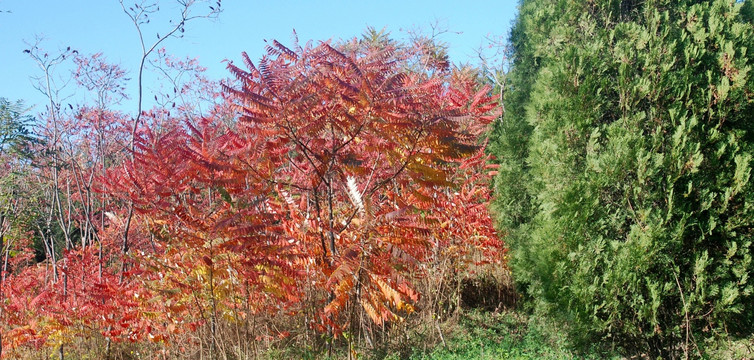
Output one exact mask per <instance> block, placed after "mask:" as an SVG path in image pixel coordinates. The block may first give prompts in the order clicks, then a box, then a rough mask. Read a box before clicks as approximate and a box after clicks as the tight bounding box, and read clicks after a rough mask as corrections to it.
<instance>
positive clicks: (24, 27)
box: [0, 0, 518, 112]
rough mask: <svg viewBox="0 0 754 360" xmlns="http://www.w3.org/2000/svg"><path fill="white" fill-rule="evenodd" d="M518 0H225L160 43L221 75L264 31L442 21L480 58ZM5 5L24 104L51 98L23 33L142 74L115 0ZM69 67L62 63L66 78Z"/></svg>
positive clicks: (166, 8) (159, 23) (394, 27)
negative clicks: (35, 82) (39, 86)
mask: <svg viewBox="0 0 754 360" xmlns="http://www.w3.org/2000/svg"><path fill="white" fill-rule="evenodd" d="M213 2H214V1H213ZM127 3H128V2H127ZM174 3H175V2H174V1H161V2H160V8H161V13H162V14H164V15H165V18H161V17H158V18H155V19H153V21H152V22H151V24H150V26H151V27H149V28H147V29H146V34H145V35H146V36H145V37H146V39H147V40H151V39H154V38H155V36H156V33H160V32H161V31H162V32H163V33H164V32H165V31H166V30H165V29H167V28H168V26H169V24H168V23H167V20H166V19H167V18H170V17H171V16H170V14H171V13H175V6H174V5H173V4H174ZM517 4H518V1H517V0H497V1H495V0H489V1H488V0H483V1H463V2H462V1H450V0H435V1H424V0H422V1H411V0H403V1H395V0H385V1H344V0H334V1H283V0H279V1H274V0H271V1H251V0H249V1H245V0H225V1H223V2H222V5H223V9H224V10H223V12H222V13H221V14H220V16H219V18H218V19H217V20H214V21H208V20H198V21H196V22H193V23H190V24H189V25H188V26H187V28H186V33H185V34H186V35H185V37H184V38H182V39H169V40H168V41H167V42H165V43H163V44H164V47H165V48H166V49H167V51H168V52H169V53H171V54H173V55H176V56H179V57H184V56H191V57H197V58H198V59H199V61H200V63H201V64H202V65H203V66H205V67H207V68H208V72H207V74H208V76H209V77H210V78H215V79H220V78H224V77H226V76H227V75H228V73H227V71H226V70H225V65H224V64H223V63H222V61H223V60H224V59H229V60H239V59H240V53H241V51H246V52H247V53H248V54H249V55H250V56H251V58H252V59H254V60H255V59H258V58H259V57H260V56H261V55H262V53H263V51H264V50H263V49H264V45H265V43H264V39H268V40H271V39H277V40H279V41H280V42H281V43H283V44H289V43H290V38H291V32H292V30H293V29H294V28H295V30H296V32H297V33H298V35H299V38H300V39H301V42H302V43H303V42H305V41H307V40H314V41H318V40H327V39H331V38H332V39H342V38H351V37H354V36H358V35H360V34H361V33H362V32H363V31H364V29H366V27H367V26H372V27H375V28H377V29H381V28H383V27H384V28H386V29H387V30H388V31H389V32H391V34H392V36H393V37H395V38H402V37H404V36H405V31H406V30H409V29H422V30H424V31H425V33H428V32H430V25H431V24H433V23H436V24H439V25H440V27H441V28H445V29H447V30H448V32H446V33H444V34H442V35H441V36H440V39H441V40H442V41H445V42H447V43H448V44H449V46H450V48H449V54H450V58H451V61H452V62H454V63H466V62H470V63H475V62H476V61H477V59H476V52H475V49H478V48H479V47H480V46H484V45H485V44H487V42H486V41H485V37H488V36H493V37H494V36H498V37H499V36H503V37H505V36H506V35H507V33H508V31H509V28H510V25H511V22H512V21H513V19H514V17H515V14H516V11H517V9H516V7H517ZM200 6H207V5H200ZM171 10H172V11H171ZM0 11H3V12H0V97H5V98H7V99H8V100H11V101H13V100H24V101H25V102H26V104H27V105H37V104H42V103H43V102H44V98H43V97H42V95H41V94H40V93H39V92H38V91H37V90H35V89H34V87H33V86H32V80H31V79H30V77H31V76H35V75H39V74H40V71H39V69H38V68H37V67H36V65H35V64H34V62H33V61H32V60H31V59H30V58H29V56H28V55H27V54H24V53H23V50H24V49H26V48H28V45H26V44H25V41H26V42H29V43H33V42H34V41H35V39H36V38H37V37H40V36H41V37H43V38H44V41H43V42H42V43H41V45H42V47H44V48H46V49H48V50H49V51H50V53H55V52H56V51H57V50H59V49H65V48H66V47H68V46H70V47H72V48H74V49H77V50H78V51H79V52H80V53H82V54H93V53H97V52H102V53H103V54H104V56H105V57H106V58H107V59H108V60H109V61H110V62H112V63H117V64H120V65H121V66H122V67H123V68H125V69H127V70H129V77H132V78H134V77H135V72H136V69H137V67H138V60H139V57H140V54H141V52H140V51H141V50H140V47H139V43H138V37H137V33H136V31H135V28H134V26H133V24H132V23H130V19H129V18H128V17H127V16H126V15H125V14H124V13H123V12H122V10H121V8H120V4H119V3H118V1H117V0H0ZM173 17H174V16H173ZM69 72H70V70H69V69H66V68H60V69H58V73H59V75H61V76H62V77H67V76H68V73H69ZM152 81H153V80H152ZM132 82H133V81H132ZM146 82H147V86H148V87H149V86H150V85H152V86H156V85H155V84H150V77H149V76H148V77H147V78H146ZM133 88H135V85H130V87H129V89H128V91H130V92H132V93H133ZM66 90H67V91H66ZM66 90H64V92H63V94H70V95H72V96H73V97H71V98H70V100H69V101H68V102H71V103H74V104H75V103H77V102H80V100H77V99H78V98H77V94H73V92H74V91H75V89H74V87H73V86H72V85H71V86H69V87H67V88H66ZM132 98H133V96H132ZM147 105H149V104H147ZM123 106H124V107H125V109H126V110H127V109H128V108H129V107H130V108H133V106H130V104H129V103H125V104H124V105H123ZM41 110H43V107H41V106H38V107H36V108H35V109H34V112H37V111H41Z"/></svg>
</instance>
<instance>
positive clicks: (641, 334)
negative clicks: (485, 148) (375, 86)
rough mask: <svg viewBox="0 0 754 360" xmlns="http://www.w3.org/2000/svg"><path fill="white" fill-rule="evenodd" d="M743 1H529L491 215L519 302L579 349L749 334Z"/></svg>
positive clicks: (695, 343)
mask: <svg viewBox="0 0 754 360" xmlns="http://www.w3.org/2000/svg"><path fill="white" fill-rule="evenodd" d="M751 14H752V4H751V1H744V2H741V1H737V2H734V1H727V0H716V1H671V0H643V1H630V0H611V1H607V0H606V1H576V0H536V1H534V0H524V1H522V3H521V5H520V13H519V17H518V19H517V22H516V24H515V25H514V28H513V30H512V32H511V39H510V40H511V44H512V49H513V54H512V55H513V67H512V70H511V72H510V74H509V82H508V88H507V89H506V97H505V106H506V114H505V116H504V117H503V119H502V120H501V121H500V122H499V123H498V124H496V127H495V130H494V132H493V134H492V144H493V146H492V149H493V151H494V152H495V155H496V156H497V157H498V159H499V161H500V163H501V166H500V171H499V174H498V176H497V179H496V183H495V191H496V200H495V204H494V210H495V211H496V213H497V218H498V224H499V226H500V228H501V229H502V230H503V231H506V232H508V233H509V237H508V239H507V242H508V244H509V245H510V246H511V253H512V259H511V262H510V263H511V266H512V268H513V271H514V276H516V277H517V282H518V285H519V289H520V290H521V291H522V292H523V293H524V294H525V295H526V296H528V297H529V298H530V299H531V300H533V302H534V303H535V304H536V305H537V306H538V308H540V309H544V310H546V311H549V312H551V313H552V314H557V315H558V316H560V317H561V318H562V319H563V320H565V323H567V324H568V325H569V327H570V329H571V330H573V333H574V334H578V338H579V339H581V340H584V341H594V340H602V341H605V342H610V343H612V344H613V345H614V346H617V347H619V348H620V349H622V351H624V352H626V353H647V354H649V355H652V356H663V357H676V356H680V355H681V354H686V355H689V354H691V355H693V354H700V352H702V351H703V345H704V341H702V340H703V339H709V338H715V337H716V336H718V335H721V334H723V333H730V332H733V333H739V334H742V335H747V334H751V332H752V329H753V328H754V315H753V314H754V296H753V295H752V291H753V290H754V288H753V287H752V281H754V280H752V279H751V277H752V275H754V274H753V273H754V262H752V250H754V245H753V244H752V239H753V235H754V230H753V228H752V226H753V225H754V191H752V190H754V189H753V188H752V187H753V186H754V183H753V182H752V179H751V167H752V153H753V151H754V128H753V127H754V76H752V75H753V74H752V63H753V62H754V57H753V56H752V55H751V52H752V51H754V46H752V45H754V26H753V25H754V22H753V21H752V15H751Z"/></svg>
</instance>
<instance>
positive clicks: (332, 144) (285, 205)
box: [3, 42, 502, 345]
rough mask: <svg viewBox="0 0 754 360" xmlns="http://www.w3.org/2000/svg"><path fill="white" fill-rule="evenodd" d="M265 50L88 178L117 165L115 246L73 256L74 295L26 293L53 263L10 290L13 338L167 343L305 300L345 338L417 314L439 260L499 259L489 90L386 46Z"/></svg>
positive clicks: (105, 229) (68, 291)
mask: <svg viewBox="0 0 754 360" xmlns="http://www.w3.org/2000/svg"><path fill="white" fill-rule="evenodd" d="M352 45H353V44H352ZM267 50H268V55H267V56H265V57H264V58H263V59H262V60H261V61H260V62H259V63H258V64H256V65H255V64H253V63H252V62H251V61H250V60H249V59H248V57H247V56H246V55H245V54H244V55H243V58H244V63H245V69H242V68H240V67H238V66H236V65H234V64H232V63H231V64H229V65H228V68H229V70H230V72H231V73H232V74H233V75H234V76H235V77H236V79H237V82H236V84H235V85H232V86H231V85H229V86H226V87H225V93H226V97H227V104H224V105H223V106H218V107H217V108H216V109H215V111H214V112H212V113H211V114H209V115H207V116H206V117H204V118H201V119H198V120H196V119H193V118H191V117H186V118H184V119H176V118H174V117H170V116H169V115H165V114H168V113H167V111H166V110H164V109H163V110H162V111H156V112H155V113H154V114H152V115H153V117H154V116H157V115H155V114H158V113H159V114H163V115H165V116H164V117H163V118H161V120H160V121H151V122H150V121H148V119H149V118H150V114H148V113H145V118H146V119H147V121H146V122H145V123H146V124H151V125H150V126H146V127H143V128H139V129H137V131H135V132H134V134H136V138H135V139H134V152H133V158H132V160H128V161H123V162H122V165H118V166H117V167H109V168H107V169H106V168H105V166H104V163H103V165H102V166H101V167H99V168H96V169H90V170H88V171H89V172H83V171H82V172H80V174H78V175H76V176H77V177H79V178H81V179H83V178H88V179H93V178H95V177H93V176H91V174H93V173H95V172H100V173H101V172H103V171H105V169H106V175H105V176H102V177H96V179H97V180H98V181H101V182H102V183H101V184H95V185H92V186H94V187H96V188H97V189H98V191H100V192H101V193H102V194H106V195H107V196H108V198H109V199H110V200H109V202H108V204H109V205H110V206H111V208H110V209H102V211H106V213H107V216H108V219H107V225H106V226H105V225H104V224H105V223H104V222H102V224H100V225H98V228H97V231H98V238H99V239H100V241H102V242H101V243H100V244H105V245H106V246H105V250H104V251H105V252H106V254H105V255H104V256H103V255H100V254H98V253H97V252H96V249H95V247H93V246H89V247H87V248H85V249H82V250H81V251H71V252H69V253H67V254H66V256H65V260H62V261H65V264H66V265H65V266H64V270H62V271H69V273H68V275H69V276H68V281H69V282H68V284H67V285H66V288H65V291H64V293H63V292H61V286H63V285H61V283H60V282H58V283H56V284H55V286H51V287H46V288H44V289H42V288H40V289H38V290H39V291H34V290H29V289H30V288H33V287H34V286H35V285H34V284H35V283H47V282H45V281H43V280H42V279H38V277H40V276H44V274H47V272H45V271H42V270H41V268H39V269H37V270H36V271H35V270H33V269H30V270H28V271H26V272H25V273H24V276H19V277H17V278H14V281H13V282H6V283H5V284H6V285H5V286H6V288H4V289H3V294H4V298H7V299H12V301H11V303H10V305H7V306H4V309H5V313H6V320H8V321H10V322H11V323H13V324H23V323H24V322H28V323H29V324H30V325H29V326H18V327H16V328H14V329H13V330H12V332H11V334H10V335H8V336H6V338H10V339H12V340H9V341H12V343H11V345H14V344H16V345H17V344H20V343H27V344H37V345H41V344H43V343H46V342H50V341H51V339H58V338H57V337H56V336H58V335H54V334H53V333H52V332H54V329H58V328H59V330H61V331H62V329H64V328H69V329H71V328H76V329H89V330H91V331H94V332H99V333H101V334H102V335H104V336H106V337H108V338H111V339H114V340H119V339H120V340H131V341H140V340H142V339H145V338H144V337H145V336H148V339H149V340H152V341H158V340H160V341H161V340H165V339H167V338H168V337H169V336H170V334H171V333H173V332H175V331H176V325H178V324H184V326H183V328H186V324H189V325H195V324H197V322H201V321H206V320H208V319H217V318H239V317H241V318H242V317H244V316H247V315H249V314H250V313H254V312H265V311H266V312H279V313H282V312H286V313H291V312H292V313H296V311H299V310H301V309H302V308H303V307H304V306H301V305H302V304H301V301H302V299H308V300H307V301H313V302H314V303H315V304H316V306H317V309H318V313H319V314H318V315H319V318H320V319H321V322H320V323H318V324H315V323H310V324H307V325H308V326H314V327H317V328H320V329H322V330H325V329H329V330H333V332H334V333H335V334H337V333H338V332H339V331H341V330H342V329H344V328H345V327H347V326H349V324H350V322H351V321H353V319H355V318H356V317H355V316H354V313H353V312H356V311H363V313H365V314H366V315H367V316H368V317H370V318H371V319H372V320H373V321H374V322H375V323H378V324H379V323H383V322H386V321H400V320H401V319H402V318H403V317H405V316H406V315H407V314H410V313H411V312H413V311H414V310H415V307H416V304H417V302H418V301H419V299H420V294H419V293H418V292H417V290H416V289H415V287H414V281H415V280H416V279H417V278H419V277H422V276H425V275H428V274H425V271H426V270H427V268H428V264H430V263H431V262H433V261H437V260H438V258H440V257H444V258H453V259H456V260H457V261H456V263H457V264H458V267H459V268H463V267H466V266H468V265H470V264H473V263H480V262H496V261H500V259H501V256H500V251H501V248H502V244H501V242H500V241H499V240H498V238H497V237H496V235H495V232H494V229H493V227H492V224H491V221H490V218H489V214H488V213H487V203H488V201H489V188H488V185H487V184H488V179H487V177H486V173H485V171H486V170H485V169H484V166H485V162H486V158H485V156H484V152H483V148H484V144H483V143H480V140H479V139H480V138H481V137H482V135H483V132H484V131H485V129H486V125H487V124H488V123H489V122H490V121H491V120H492V119H493V118H494V117H495V116H496V115H497V114H496V113H495V111H496V109H497V104H495V103H494V101H493V98H492V97H491V96H490V95H491V94H490V88H489V87H488V86H479V85H478V84H477V83H476V82H475V81H474V80H473V78H472V76H470V74H467V73H464V72H461V71H451V70H449V69H448V68H447V66H442V67H438V68H436V69H429V70H428V69H416V68H415V66H414V67H412V66H410V64H415V63H417V62H416V61H414V60H415V59H417V58H419V57H421V56H422V54H421V52H420V51H417V50H412V49H406V48H395V47H392V45H389V44H387V45H386V44H382V45H375V46H369V45H363V44H355V45H354V46H347V47H342V48H341V47H339V48H335V47H333V46H332V45H330V44H329V43H321V44H320V45H318V46H312V45H309V44H307V45H306V46H305V47H299V46H298V45H296V46H295V47H294V49H289V48H286V47H285V46H283V45H281V44H280V43H278V42H273V43H272V45H271V46H270V47H268V49H267ZM94 60H96V58H95V59H94ZM189 65H191V64H189ZM81 66H94V65H92V64H91V63H82V64H81ZM192 66H193V65H192ZM103 69H104V70H107V68H106V67H105V68H103ZM228 105H230V106H228ZM228 109H233V110H234V111H235V112H234V113H228ZM97 114H103V113H102V112H100V113H97V112H92V113H91V114H90V115H91V116H94V118H96V115H97ZM159 114H158V115H159ZM229 119H231V120H229ZM97 126H99V125H97ZM96 129H97V131H95V133H103V131H105V130H103V129H104V128H100V127H97V128H96ZM88 183H89V184H91V183H92V181H91V180H89V182H88ZM84 200H86V199H84V198H83V197H82V201H84ZM103 203H104V202H103ZM127 204H133V209H134V214H135V215H134V217H133V218H130V217H128V215H127V211H126V209H127V208H128V206H127ZM126 221H132V222H133V223H132V224H131V226H130V228H131V230H130V232H129V237H130V239H131V242H130V246H131V247H132V250H131V251H130V252H128V255H127V256H123V255H119V250H120V249H118V245H117V244H118V242H117V239H118V238H119V237H120V236H122V234H120V233H119V232H121V231H124V228H127V227H124V222H126ZM126 250H128V249H126ZM103 259H104V260H103ZM121 264H123V265H121ZM121 266H122V268H123V269H127V270H128V271H127V272H126V273H124V274H123V275H121V274H120V272H119V271H118V270H117V269H119V268H120V267H121ZM103 267H104V270H103ZM460 270H462V269H460ZM87 274H88V275H87ZM92 274H98V276H92ZM24 294H38V295H37V296H36V297H35V298H28V297H25V295H24ZM74 307H75V310H74ZM30 309H45V310H44V312H43V313H44V314H45V315H44V316H43V317H39V316H35V315H34V314H32V313H30V312H29V311H30ZM346 309H349V311H351V313H350V314H347V313H345V310H346ZM9 312H11V313H12V314H13V315H11V316H8V315H7V314H8V313H9ZM197 314H198V315H197ZM166 317H167V318H168V319H170V321H164V320H162V319H163V318H166ZM158 318H159V319H161V320H160V321H156V320H153V319H158ZM40 319H43V320H40ZM33 321H37V322H39V321H44V322H45V324H44V326H37V325H35V324H34V323H33ZM50 329H53V330H50ZM63 333H65V332H64V331H63ZM68 334H69V335H70V332H69V333H68ZM145 334H146V335H145ZM60 336H63V335H60ZM155 339H156V340H155ZM58 340H59V341H64V339H63V340H60V339H58ZM58 340H55V341H58ZM3 341H4V342H5V341H6V339H4V340H3Z"/></svg>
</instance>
